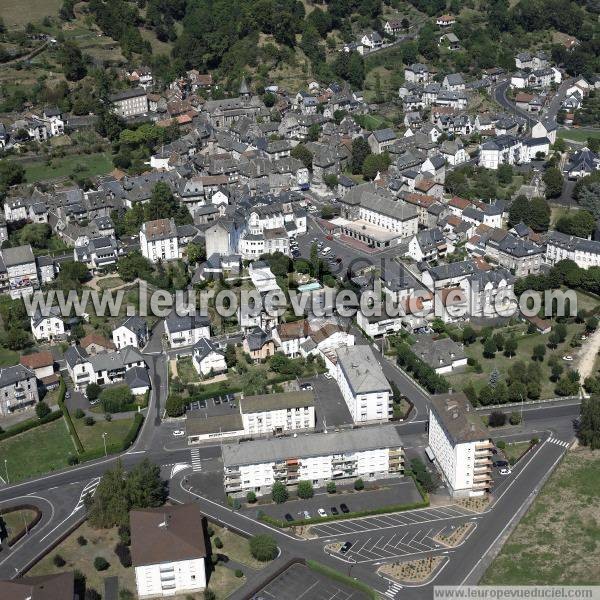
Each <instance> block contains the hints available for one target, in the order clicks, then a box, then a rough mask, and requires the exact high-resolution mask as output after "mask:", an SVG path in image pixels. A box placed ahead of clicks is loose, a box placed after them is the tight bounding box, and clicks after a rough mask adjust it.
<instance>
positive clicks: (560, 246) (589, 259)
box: [546, 231, 600, 269]
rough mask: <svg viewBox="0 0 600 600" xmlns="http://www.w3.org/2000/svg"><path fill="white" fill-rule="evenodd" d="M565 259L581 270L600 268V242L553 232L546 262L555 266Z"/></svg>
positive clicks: (547, 244)
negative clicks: (575, 264)
mask: <svg viewBox="0 0 600 600" xmlns="http://www.w3.org/2000/svg"><path fill="white" fill-rule="evenodd" d="M565 259H569V260H572V261H573V262H575V263H577V266H578V267H580V268H581V269H589V268H590V267H600V242H596V241H594V240H586V239H584V238H580V237H575V236H574V235H567V234H565V233H561V232H560V231H552V232H551V233H550V237H549V238H548V241H547V243H546V262H547V263H548V264H550V265H555V264H556V263H557V262H558V261H560V260H565Z"/></svg>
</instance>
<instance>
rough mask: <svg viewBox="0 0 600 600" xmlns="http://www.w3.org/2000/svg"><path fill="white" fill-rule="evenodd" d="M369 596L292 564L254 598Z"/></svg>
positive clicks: (359, 599)
mask: <svg viewBox="0 0 600 600" xmlns="http://www.w3.org/2000/svg"><path fill="white" fill-rule="evenodd" d="M367 598H368V596H367V595H366V594H365V593H363V592H361V591H359V590H355V589H353V588H351V587H349V586H346V585H344V584H342V583H339V582H338V581H333V580H332V579H329V578H328V577H326V576H325V575H321V574H320V573H316V572H315V571H313V570H311V569H309V568H308V567H307V566H305V565H302V564H296V565H292V566H291V567H290V568H289V569H287V570H286V571H284V572H283V573H282V574H281V575H279V576H278V577H277V578H275V579H274V580H273V581H271V582H270V583H269V584H268V585H267V586H265V587H264V588H263V589H262V590H260V592H258V594H255V595H254V596H253V600H259V599H262V600H301V599H305V600H367Z"/></svg>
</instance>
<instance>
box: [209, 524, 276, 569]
mask: <svg viewBox="0 0 600 600" xmlns="http://www.w3.org/2000/svg"><path fill="white" fill-rule="evenodd" d="M210 527H212V529H213V530H214V532H215V534H214V535H213V536H212V538H211V544H212V548H213V552H216V553H221V554H226V555H227V556H228V557H229V558H230V559H231V560H235V561H236V562H240V563H243V564H244V565H248V566H249V567H252V568H253V569H262V568H263V567H264V566H265V565H266V564H267V563H261V562H259V561H258V560H256V559H255V558H254V557H253V556H252V554H250V548H249V546H248V540H247V539H246V538H245V537H242V536H241V535H238V534H237V533H234V532H233V531H229V529H226V528H224V527H219V526H218V525H214V524H212V523H211V524H210ZM217 537H218V538H219V539H220V540H221V541H222V542H223V547H222V548H221V549H220V550H219V549H218V548H217V547H216V546H215V538H217Z"/></svg>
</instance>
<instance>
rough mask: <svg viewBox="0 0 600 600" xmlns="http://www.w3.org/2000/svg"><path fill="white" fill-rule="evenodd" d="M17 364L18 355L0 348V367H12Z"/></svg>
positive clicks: (2, 347)
mask: <svg viewBox="0 0 600 600" xmlns="http://www.w3.org/2000/svg"><path fill="white" fill-rule="evenodd" d="M18 362H19V353H18V352H15V351H14V350H9V349H8V348H4V346H0V367H12V366H13V365H16V364H17V363H18Z"/></svg>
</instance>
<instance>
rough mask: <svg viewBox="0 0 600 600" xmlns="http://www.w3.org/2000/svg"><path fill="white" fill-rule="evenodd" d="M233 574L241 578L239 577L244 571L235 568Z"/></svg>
mask: <svg viewBox="0 0 600 600" xmlns="http://www.w3.org/2000/svg"><path fill="white" fill-rule="evenodd" d="M235 576H236V577H237V578H241V577H243V576H244V571H242V570H241V569H236V570H235Z"/></svg>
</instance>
